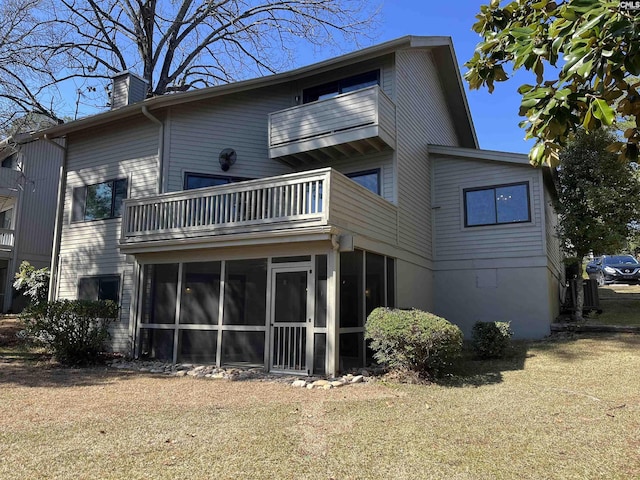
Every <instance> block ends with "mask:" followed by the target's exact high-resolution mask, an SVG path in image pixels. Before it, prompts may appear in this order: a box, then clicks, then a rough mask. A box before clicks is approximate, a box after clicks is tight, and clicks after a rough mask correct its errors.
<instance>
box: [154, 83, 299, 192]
mask: <svg viewBox="0 0 640 480" xmlns="http://www.w3.org/2000/svg"><path fill="white" fill-rule="evenodd" d="M292 105H293V95H292V94H291V89H290V87H289V86H288V85H284V86H279V87H275V88H269V89H259V90H254V91H250V92H243V93H238V94H235V95H229V96H225V97H220V98H215V99H212V100H208V101H206V102H201V103H198V104H195V103H190V104H188V105H184V106H180V107H175V108H173V109H172V110H171V113H170V117H169V121H168V124H167V125H168V136H169V141H168V142H167V143H168V144H167V145H165V158H166V161H167V162H168V164H169V165H168V168H169V171H168V182H167V191H170V192H173V191H178V190H182V189H183V186H184V173H185V172H194V173H206V174H212V175H230V176H237V177H249V178H262V177H270V176H274V175H280V174H283V173H289V172H291V169H290V168H289V167H287V166H286V165H284V164H282V163H280V162H278V161H277V160H271V159H269V151H268V138H267V133H268V128H267V127H268V115H269V113H271V112H274V111H276V110H281V109H283V108H288V107H290V106H292ZM225 148H233V149H234V150H235V151H236V153H237V161H236V163H235V165H233V166H232V167H231V168H230V169H229V171H228V172H223V171H222V170H221V169H220V164H219V163H218V157H219V155H220V152H221V151H222V150H223V149H225Z"/></svg>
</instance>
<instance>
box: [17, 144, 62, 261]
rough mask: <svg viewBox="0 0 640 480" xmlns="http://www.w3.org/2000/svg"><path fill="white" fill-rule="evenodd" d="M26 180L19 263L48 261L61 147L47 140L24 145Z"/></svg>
mask: <svg viewBox="0 0 640 480" xmlns="http://www.w3.org/2000/svg"><path fill="white" fill-rule="evenodd" d="M21 153H22V158H23V160H24V161H23V172H24V175H25V177H26V179H27V182H28V183H27V184H26V185H24V189H23V190H22V193H21V195H20V206H19V210H20V211H19V212H18V215H19V218H18V219H17V225H16V226H17V227H18V228H19V231H17V232H16V255H17V260H18V261H17V263H16V267H17V266H19V264H20V262H21V261H23V260H27V261H29V262H31V263H33V262H35V261H38V262H42V263H45V264H46V265H49V263H50V262H51V249H52V246H53V230H54V227H55V219H56V200H57V198H58V184H59V178H60V165H61V164H62V159H63V153H64V152H63V151H62V149H60V148H58V147H56V146H54V145H52V144H51V143H48V142H45V141H44V140H40V141H36V142H30V143H27V144H25V145H22V146H21Z"/></svg>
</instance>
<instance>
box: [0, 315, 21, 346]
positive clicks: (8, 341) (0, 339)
mask: <svg viewBox="0 0 640 480" xmlns="http://www.w3.org/2000/svg"><path fill="white" fill-rule="evenodd" d="M23 329H24V325H23V323H22V322H21V321H20V320H19V319H18V317H13V316H11V317H0V348H15V347H18V346H19V345H20V344H21V343H23V340H21V339H20V338H19V337H18V333H19V332H20V331H21V330H23Z"/></svg>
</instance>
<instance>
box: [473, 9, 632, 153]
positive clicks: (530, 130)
mask: <svg viewBox="0 0 640 480" xmlns="http://www.w3.org/2000/svg"><path fill="white" fill-rule="evenodd" d="M630 3H634V2H620V1H618V0H566V1H559V0H558V1H557V2H554V1H551V0H517V1H511V2H509V3H508V4H506V5H505V6H504V7H502V6H501V5H500V4H501V2H500V0H491V3H490V4H489V5H483V6H482V7H481V11H480V14H479V15H477V16H476V18H477V19H478V21H477V22H476V23H475V24H474V25H473V30H474V31H476V32H477V33H479V34H480V35H481V36H482V37H483V40H482V41H481V42H480V43H479V44H478V47H477V48H476V52H475V54H474V56H473V58H472V59H471V60H469V61H468V62H467V63H466V64H465V65H466V66H467V67H468V69H469V70H468V71H467V72H466V73H465V78H466V79H467V81H468V82H469V87H470V88H472V89H478V88H481V87H483V86H486V87H487V88H488V90H489V92H492V91H493V89H494V86H495V85H494V84H495V82H502V81H506V80H507V79H508V78H509V76H508V75H507V73H506V71H505V67H506V66H507V64H511V65H512V68H513V70H514V71H515V70H519V69H521V68H524V69H526V70H529V71H532V72H533V73H534V74H535V76H536V82H535V85H522V86H521V87H520V88H519V89H518V92H519V93H520V94H521V95H522V102H521V105H520V115H521V116H524V117H526V120H524V121H523V122H521V123H520V126H521V127H523V128H525V130H526V138H527V139H530V138H535V139H537V140H536V143H535V145H534V147H533V148H532V149H531V152H530V153H529V158H530V160H531V162H532V163H533V164H534V165H541V164H543V163H545V162H546V163H548V164H550V165H556V164H557V163H558V161H559V154H560V152H561V150H562V148H563V147H564V146H566V145H567V144H568V142H569V141H570V139H571V136H572V135H573V134H575V133H576V132H577V130H578V129H579V128H583V129H584V130H586V131H587V132H592V131H595V130H597V129H599V128H601V127H602V126H608V125H612V124H613V123H614V122H615V120H616V116H618V117H620V118H623V119H625V118H626V119H633V124H632V125H630V126H629V127H628V128H627V129H626V130H625V132H624V137H625V139H626V143H623V142H617V141H616V142H615V143H614V144H613V146H614V147H615V149H617V150H618V151H619V152H620V153H621V154H622V156H623V157H624V158H628V159H635V158H636V157H637V154H638V144H639V143H640V129H639V128H638V127H639V126H640V125H639V124H638V118H640V117H639V114H640V95H639V93H638V90H639V89H640V82H638V79H637V78H635V77H633V76H634V75H639V74H640V42H639V41H638V38H640V12H637V11H635V10H633V9H631V8H630V7H628V4H630ZM635 3H637V2H635ZM550 67H551V68H550ZM547 77H549V78H547Z"/></svg>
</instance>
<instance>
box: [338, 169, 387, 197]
mask: <svg viewBox="0 0 640 480" xmlns="http://www.w3.org/2000/svg"><path fill="white" fill-rule="evenodd" d="M346 175H347V177H349V178H350V179H351V180H353V181H354V182H356V183H357V184H359V185H362V186H363V187H364V188H366V189H368V190H371V191H372V192H373V193H375V194H377V195H380V169H379V168H377V169H375V170H367V171H366V172H354V173H347V174H346Z"/></svg>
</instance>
